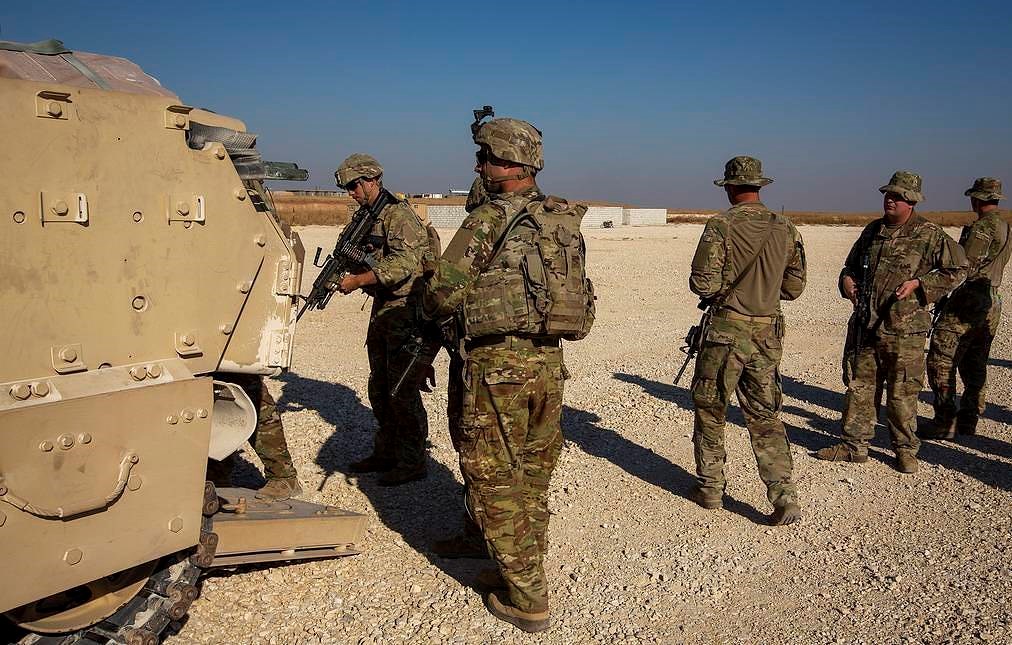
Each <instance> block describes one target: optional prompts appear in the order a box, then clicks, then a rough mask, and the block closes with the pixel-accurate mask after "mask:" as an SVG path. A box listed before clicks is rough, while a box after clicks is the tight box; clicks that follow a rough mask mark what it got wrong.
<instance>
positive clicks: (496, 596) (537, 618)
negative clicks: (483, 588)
mask: <svg viewBox="0 0 1012 645" xmlns="http://www.w3.org/2000/svg"><path fill="white" fill-rule="evenodd" d="M505 595H506V594H505V593H504V592H502V591H493V592H491V593H490V594H488V595H487V596H485V607H486V608H487V609H488V611H489V613H490V614H492V615H493V616H495V617H496V618H498V619H499V620H503V621H506V622H507V623H509V624H511V625H513V626H514V627H519V628H520V629H522V630H524V631H525V632H529V633H534V632H543V631H545V630H546V629H548V628H549V627H550V626H551V622H550V621H549V618H548V610H547V609H545V611H536V612H527V611H520V610H519V609H517V608H516V607H514V606H513V605H512V604H510V602H509V601H508V600H504V599H503V596H505Z"/></svg>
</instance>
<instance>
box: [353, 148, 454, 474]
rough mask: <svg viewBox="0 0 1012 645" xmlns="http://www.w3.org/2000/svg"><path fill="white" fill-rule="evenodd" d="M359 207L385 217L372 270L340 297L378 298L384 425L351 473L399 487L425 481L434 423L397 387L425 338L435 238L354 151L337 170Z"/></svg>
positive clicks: (373, 240) (375, 401)
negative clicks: (425, 293)
mask: <svg viewBox="0 0 1012 645" xmlns="http://www.w3.org/2000/svg"><path fill="white" fill-rule="evenodd" d="M334 175H335V177H336V178H337V184H338V186H341V187H342V188H344V189H345V190H347V191H348V193H349V194H350V195H351V196H352V198H354V199H355V201H356V202H358V204H359V205H360V206H361V208H368V209H372V211H373V212H379V216H378V217H377V218H376V222H375V224H374V225H373V228H372V230H371V231H370V232H369V235H368V236H367V237H366V238H365V247H366V248H365V250H366V251H367V252H369V253H370V254H371V255H372V257H373V261H372V263H371V265H370V267H369V268H368V269H367V270H364V271H362V272H361V273H352V274H348V275H347V276H346V277H345V278H344V279H343V280H342V281H341V284H340V287H339V288H340V290H341V292H342V293H345V294H348V293H351V292H353V291H355V290H356V289H363V290H364V291H365V292H366V293H368V294H369V295H371V296H372V297H373V307H372V313H371V315H370V318H369V330H368V332H367V334H366V349H367V351H368V354H369V403H370V404H371V405H372V410H373V413H374V414H375V415H376V421H377V422H378V424H379V428H378V430H377V431H376V437H375V441H374V443H373V451H372V454H371V455H369V456H368V457H366V458H365V459H362V460H359V461H356V462H353V463H352V464H351V466H350V468H351V470H352V471H353V472H359V473H365V472H382V473H383V475H381V476H380V479H379V483H380V484H381V485H384V486H397V485H400V484H404V483H407V482H410V481H414V480H417V479H422V478H424V477H425V476H426V465H425V459H426V453H425V442H426V439H427V437H428V434H429V421H428V417H427V416H426V413H425V406H423V405H422V396H421V394H420V393H419V391H418V389H417V388H410V387H409V388H402V389H401V391H400V392H399V393H398V396H396V397H394V396H392V395H391V390H392V389H393V387H394V385H395V384H396V383H397V380H398V378H399V377H400V375H401V374H403V373H404V371H405V370H406V368H407V366H408V364H409V362H410V360H411V355H410V354H409V353H408V352H407V351H405V350H406V348H407V347H408V346H409V344H410V343H412V342H414V341H415V340H416V339H417V338H418V335H419V331H418V328H419V321H418V316H417V312H418V304H419V301H418V297H419V290H420V289H421V286H422V282H421V281H420V280H418V278H419V277H420V276H421V274H422V271H421V267H422V260H423V258H425V256H426V255H427V254H434V253H438V252H439V251H438V249H432V248H431V247H432V244H433V243H435V241H436V240H437V239H438V238H435V237H434V235H433V234H432V233H430V231H428V230H427V227H426V226H425V225H424V224H422V221H421V220H420V219H419V218H418V216H417V215H416V214H415V212H414V211H413V210H411V207H410V206H409V205H408V204H407V203H406V202H403V201H400V200H398V199H397V198H396V197H394V196H393V195H392V194H391V193H390V192H389V191H388V190H386V189H385V188H384V187H383V167H382V166H380V164H379V162H378V161H376V159H374V158H373V157H371V156H369V155H366V154H361V153H356V154H353V155H351V156H349V157H348V158H347V159H345V160H344V161H343V162H342V163H341V165H340V167H338V169H337V171H336V172H335V173H334Z"/></svg>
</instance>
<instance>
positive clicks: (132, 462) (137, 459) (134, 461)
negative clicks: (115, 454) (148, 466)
mask: <svg viewBox="0 0 1012 645" xmlns="http://www.w3.org/2000/svg"><path fill="white" fill-rule="evenodd" d="M138 461H140V459H139V458H138V457H137V455H130V463H131V464H136V463H137V462H138Z"/></svg>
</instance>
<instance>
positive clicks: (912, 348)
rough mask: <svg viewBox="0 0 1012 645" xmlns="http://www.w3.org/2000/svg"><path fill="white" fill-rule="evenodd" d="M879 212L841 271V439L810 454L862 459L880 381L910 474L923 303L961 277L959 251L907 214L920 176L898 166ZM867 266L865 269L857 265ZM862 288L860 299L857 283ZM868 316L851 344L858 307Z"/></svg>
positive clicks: (925, 316) (925, 321)
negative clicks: (845, 308)
mask: <svg viewBox="0 0 1012 645" xmlns="http://www.w3.org/2000/svg"><path fill="white" fill-rule="evenodd" d="M879 191H880V192H881V193H883V211H884V215H883V216H882V218H881V219H877V220H875V221H874V222H872V223H871V224H869V225H868V226H866V227H865V229H864V230H863V231H862V232H861V235H860V237H858V239H857V241H856V242H855V243H854V246H853V247H852V248H851V250H850V254H849V255H847V261H846V263H845V264H844V267H843V271H841V272H840V293H841V295H842V296H843V297H844V298H848V299H849V300H851V301H852V302H853V303H854V306H855V314H854V315H853V316H851V320H850V323H849V329H850V331H851V333H850V334H848V339H847V346H846V348H845V349H844V366H843V368H844V382H845V383H846V385H847V396H846V409H845V410H844V413H843V421H842V426H843V429H842V435H843V436H842V439H843V441H842V442H841V443H838V444H836V445H833V446H829V447H827V448H823V449H821V450H819V451H818V452H816V454H815V456H816V457H818V458H819V459H825V460H827V461H851V462H855V463H863V462H866V461H868V443H869V441H870V440H871V438H872V436H874V433H875V421H876V417H877V407H876V404H877V398H878V396H877V393H878V391H879V389H880V388H881V385H882V383H883V381H884V382H885V391H886V410H887V415H888V419H889V434H890V438H891V439H892V446H893V450H895V451H896V469H897V470H898V471H900V472H901V473H907V474H909V473H915V472H917V450H918V448H919V447H920V441H918V439H917V436H916V431H917V397H918V395H919V394H920V392H921V389H922V388H923V386H924V341H925V337H926V336H927V334H928V330H929V329H930V328H931V315H930V314H929V313H928V308H927V307H928V305H929V304H930V303H933V302H937V301H938V299H939V298H941V297H942V296H944V295H945V294H947V293H948V292H949V291H951V290H952V289H954V288H955V287H956V286H958V285H959V283H960V282H961V281H962V280H963V278H964V277H965V276H966V256H965V255H964V254H963V250H962V249H961V248H960V247H959V245H958V244H956V242H955V241H954V240H953V239H952V238H950V237H949V236H948V235H946V234H945V231H943V230H942V228H941V227H940V226H938V225H937V224H933V223H931V222H929V221H928V220H926V219H924V218H923V217H921V216H920V215H918V214H917V213H915V212H914V206H915V204H917V203H919V202H921V201H922V200H923V199H924V197H923V195H922V194H921V178H920V176H919V175H917V174H915V173H912V172H907V171H903V170H899V171H897V172H895V173H894V174H893V176H892V178H891V179H890V180H889V183H888V184H886V185H885V186H882V187H881V188H880V189H879ZM865 264H867V266H868V269H867V271H865V270H864V268H863V267H864V266H865ZM862 284H864V285H865V287H866V289H865V291H866V292H868V293H869V297H868V302H865V303H862V302H861V297H860V295H861V292H862V289H861V285H862ZM865 306H866V307H867V311H868V312H869V315H868V316H867V320H866V321H864V322H865V324H864V326H863V329H861V336H862V339H861V344H860V347H855V344H856V343H855V340H856V335H857V334H856V329H857V325H859V324H861V323H860V322H858V315H857V312H858V310H859V309H863V308H864V307H865Z"/></svg>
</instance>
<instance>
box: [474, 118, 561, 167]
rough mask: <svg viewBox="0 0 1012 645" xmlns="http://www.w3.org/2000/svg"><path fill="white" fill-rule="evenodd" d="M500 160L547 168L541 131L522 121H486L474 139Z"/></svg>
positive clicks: (503, 119) (505, 119)
mask: <svg viewBox="0 0 1012 645" xmlns="http://www.w3.org/2000/svg"><path fill="white" fill-rule="evenodd" d="M474 142H475V143H477V144H478V145H486V146H488V147H489V149H491V150H492V154H494V155H495V156H496V157H499V158H500V159H505V160H506V161H512V162H513V163H519V164H523V165H525V166H530V167H531V168H537V169H538V170H541V169H542V168H544V167H545V155H544V147H543V146H542V143H541V130H538V129H537V128H535V127H534V126H533V125H531V124H530V123H528V122H527V121H521V120H520V119H510V118H499V119H492V120H491V121H486V122H485V123H483V124H482V125H481V127H480V128H478V133H477V134H476V135H475V137H474Z"/></svg>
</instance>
